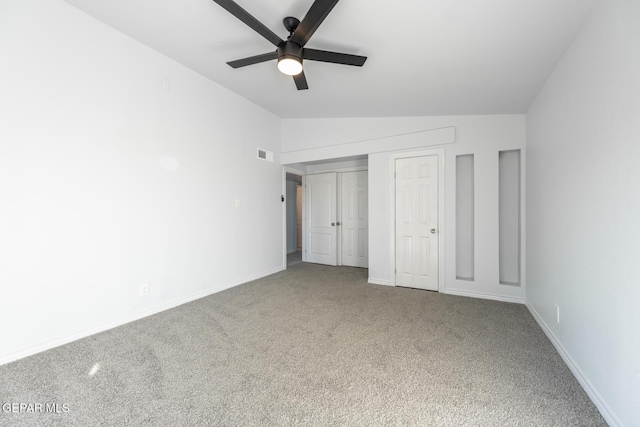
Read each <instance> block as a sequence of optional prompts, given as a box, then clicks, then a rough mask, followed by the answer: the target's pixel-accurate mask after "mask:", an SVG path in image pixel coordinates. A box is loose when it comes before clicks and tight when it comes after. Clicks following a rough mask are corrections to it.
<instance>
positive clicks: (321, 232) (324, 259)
mask: <svg viewBox="0 0 640 427" xmlns="http://www.w3.org/2000/svg"><path fill="white" fill-rule="evenodd" d="M305 192H306V197H305V199H306V221H305V223H306V227H305V236H306V239H305V261H307V262H314V263H317V264H327V265H336V264H337V260H338V258H337V251H336V248H337V245H336V197H337V195H336V174H335V172H334V173H323V174H318V175H307V176H306V177H305Z"/></svg>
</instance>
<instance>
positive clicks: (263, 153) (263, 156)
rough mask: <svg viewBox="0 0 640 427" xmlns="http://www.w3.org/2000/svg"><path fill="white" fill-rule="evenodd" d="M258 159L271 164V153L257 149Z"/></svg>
mask: <svg viewBox="0 0 640 427" xmlns="http://www.w3.org/2000/svg"><path fill="white" fill-rule="evenodd" d="M258 158H259V159H261V160H266V161H267V162H271V163H273V152H271V151H267V150H263V149H262V148H258Z"/></svg>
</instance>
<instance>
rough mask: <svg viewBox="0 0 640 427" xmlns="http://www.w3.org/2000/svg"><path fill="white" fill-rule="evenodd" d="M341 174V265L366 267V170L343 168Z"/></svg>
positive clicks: (367, 250)
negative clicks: (345, 170)
mask: <svg viewBox="0 0 640 427" xmlns="http://www.w3.org/2000/svg"><path fill="white" fill-rule="evenodd" d="M340 175H341V192H342V198H341V202H342V203H341V204H342V209H341V210H342V212H341V215H340V222H339V223H340V232H341V234H342V239H341V240H342V265H346V266H351V267H362V268H368V267H369V257H368V253H369V242H368V237H369V230H368V223H369V218H368V217H369V215H368V198H367V192H368V180H367V179H368V172H367V171H359V172H345V173H341V174H340Z"/></svg>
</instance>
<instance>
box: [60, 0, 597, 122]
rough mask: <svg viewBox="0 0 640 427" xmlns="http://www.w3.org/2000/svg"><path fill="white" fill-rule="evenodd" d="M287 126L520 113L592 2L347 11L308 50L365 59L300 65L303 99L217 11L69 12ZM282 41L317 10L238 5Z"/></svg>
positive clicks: (267, 3)
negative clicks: (252, 61) (298, 120)
mask: <svg viewBox="0 0 640 427" xmlns="http://www.w3.org/2000/svg"><path fill="white" fill-rule="evenodd" d="M66 1H67V2H68V3H70V4H72V5H75V6H76V7H78V8H80V9H81V10H83V11H85V12H87V13H88V14H90V15H92V16H94V17H96V18H97V19H99V20H101V21H103V22H105V23H107V24H108V25H110V26H112V27H114V28H116V29H118V30H120V31H122V32H123V33H125V34H128V35H130V36H131V37H133V38H135V39H137V40H139V41H141V42H142V43H144V44H146V45H148V46H150V47H152V48H153V49H155V50H157V51H159V52H162V53H163V54H165V55H167V56H169V57H170V58H173V59H174V60H176V61H178V62H180V63H182V64H184V65H185V66H187V67H189V68H191V69H193V70H195V71H197V72H198V73H200V74H202V75H204V76H206V77H208V78H210V79H211V80H213V81H215V82H218V83H219V84H221V85H223V86H225V87H227V88H229V89H230V90H232V91H234V92H236V93H238V94H240V95H241V96H243V97H245V98H247V99H249V100H251V101H252V102H254V103H256V104H258V105H260V106H262V107H264V108H265V109H267V110H269V111H271V112H273V113H274V114H276V115H278V116H280V117H282V118H294V117H378V116H427V115H458V114H518V113H525V112H526V111H527V109H528V107H529V104H530V103H531V101H532V100H533V98H534V96H535V94H536V93H537V91H538V90H539V88H540V87H541V86H542V84H543V83H544V81H545V79H546V78H547V76H548V75H549V73H550V72H551V70H552V69H553V67H554V66H555V64H556V63H557V61H558V60H559V58H560V57H561V56H562V54H563V52H564V50H565V49H566V47H567V46H568V45H569V43H570V42H571V40H572V39H573V37H574V35H575V34H576V32H577V31H578V29H579V28H580V25H581V24H582V23H583V22H584V21H585V20H586V17H587V16H588V13H589V11H590V10H591V8H592V6H593V4H594V3H595V1H596V0H396V1H393V2H391V1H383V0H342V1H340V2H339V3H338V4H337V5H336V7H335V8H334V9H333V11H332V12H331V13H330V14H329V16H328V17H327V19H326V20H325V21H324V22H323V24H322V25H321V26H320V27H319V29H318V30H317V31H316V33H315V34H314V35H313V37H312V38H311V39H310V41H309V42H308V44H307V47H309V48H315V49H326V50H335V51H340V52H345V53H351V54H357V55H364V56H367V57H368V60H367V62H366V63H365V64H364V66H363V67H362V68H358V67H349V66H344V65H336V64H329V63H321V62H313V61H305V63H304V66H305V74H306V77H307V81H308V83H309V90H306V91H298V90H296V88H295V85H294V83H293V80H292V78H291V77H288V76H285V75H283V74H281V73H280V72H278V71H277V68H276V63H275V61H272V62H265V63H261V64H256V65H252V66H248V67H244V68H240V69H232V68H231V67H229V66H228V65H227V64H226V62H227V61H231V60H235V59H240V58H244V57H246V56H253V55H257V54H260V53H265V52H269V51H272V50H275V48H274V46H273V45H272V44H270V43H269V42H268V41H267V40H265V39H264V38H262V36H260V35H258V34H257V33H255V32H254V31H253V30H252V29H251V28H249V27H247V26H246V25H245V24H243V23H242V22H240V21H239V20H238V19H237V18H235V17H234V16H232V15H231V14H229V13H228V12H227V11H226V10H224V9H223V8H221V7H220V6H219V5H217V4H216V3H214V2H213V1H212V0H109V1H105V0H66ZM236 1H237V3H238V4H239V5H240V6H242V7H243V8H244V9H246V10H247V11H248V12H249V13H251V14H252V15H253V16H254V17H256V18H257V19H258V20H260V21H261V22H262V23H263V24H265V25H266V26H267V27H269V28H270V29H271V30H272V31H274V32H275V33H276V34H278V35H279V36H280V37H281V38H283V39H286V37H287V35H288V33H287V31H286V30H285V29H284V27H283V25H282V18H284V17H285V16H295V17H297V18H299V19H302V18H303V17H304V15H305V14H306V12H307V10H308V9H309V7H310V6H311V4H312V3H313V0H236Z"/></svg>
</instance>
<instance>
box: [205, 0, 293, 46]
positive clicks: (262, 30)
mask: <svg viewBox="0 0 640 427" xmlns="http://www.w3.org/2000/svg"><path fill="white" fill-rule="evenodd" d="M213 1H214V2H216V3H218V4H219V5H220V6H222V7H223V8H224V9H226V10H227V12H229V13H231V14H232V15H233V16H235V17H236V18H238V19H239V20H241V21H242V22H244V23H245V24H247V25H248V26H249V27H251V28H253V30H254V31H255V32H256V33H258V34H260V35H261V36H262V37H264V38H265V39H267V40H269V41H270V42H271V43H272V44H274V45H275V46H278V45H279V44H280V43H283V40H282V39H281V38H280V37H278V35H277V34H276V33H274V32H273V31H271V30H270V29H268V28H267V27H265V26H264V24H262V22H260V21H258V20H257V19H256V18H254V17H253V16H251V14H250V13H249V12H247V11H246V10H244V9H243V8H242V7H240V6H239V5H238V3H236V2H234V1H232V0H213Z"/></svg>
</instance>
